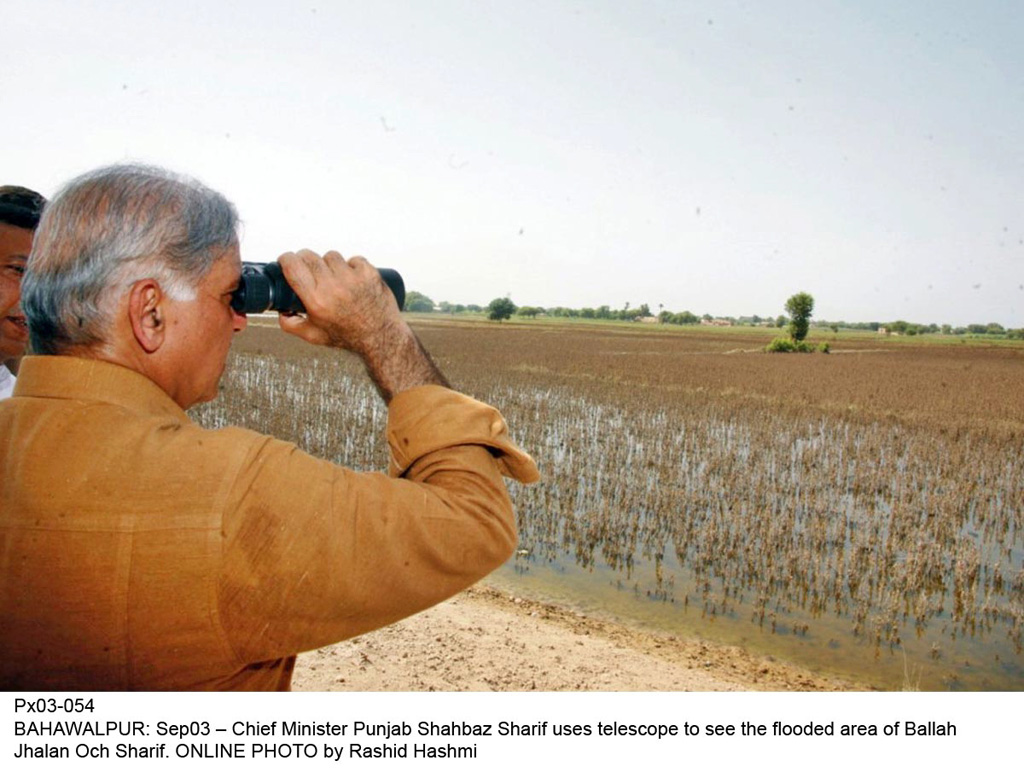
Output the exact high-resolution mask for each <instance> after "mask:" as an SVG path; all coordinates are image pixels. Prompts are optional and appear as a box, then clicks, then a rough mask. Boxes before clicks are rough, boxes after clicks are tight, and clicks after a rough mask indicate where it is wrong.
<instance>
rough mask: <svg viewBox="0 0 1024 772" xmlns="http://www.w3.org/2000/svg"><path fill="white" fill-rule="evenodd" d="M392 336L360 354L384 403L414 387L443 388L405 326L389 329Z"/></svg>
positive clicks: (437, 373) (439, 376) (435, 370)
mask: <svg viewBox="0 0 1024 772" xmlns="http://www.w3.org/2000/svg"><path fill="white" fill-rule="evenodd" d="M389 332H391V333H392V334H390V335H385V336H383V338H384V339H383V340H382V341H381V342H380V343H379V344H377V345H376V346H374V347H373V348H372V349H371V350H367V351H364V352H361V353H360V356H361V357H362V359H363V363H364V364H365V365H366V371H367V373H368V374H369V375H370V378H371V380H373V382H374V384H375V385H376V386H377V390H378V391H379V392H380V395H381V397H383V399H384V402H385V403H389V402H391V400H392V399H393V398H394V396H395V395H396V394H400V393H401V392H403V391H407V390H408V389H413V388H416V387H417V386H445V387H448V386H449V384H448V381H447V379H446V378H445V377H444V375H442V374H441V371H440V370H438V368H437V365H435V364H434V361H433V360H432V359H431V358H430V355H429V354H427V352H426V350H425V349H424V348H423V346H422V345H421V344H420V341H419V339H418V338H417V337H416V334H415V333H414V332H413V331H412V330H411V329H410V328H409V326H408V325H407V324H405V323H404V322H403V323H402V325H401V327H399V328H397V329H392V330H390V331H389Z"/></svg>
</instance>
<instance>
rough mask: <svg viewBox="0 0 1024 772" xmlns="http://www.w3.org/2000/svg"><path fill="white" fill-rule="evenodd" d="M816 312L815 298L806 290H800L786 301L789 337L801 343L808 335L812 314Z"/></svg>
mask: <svg viewBox="0 0 1024 772" xmlns="http://www.w3.org/2000/svg"><path fill="white" fill-rule="evenodd" d="M813 312H814V298H812V297H811V296H810V295H808V294H807V293H806V292H798V293H796V294H795V295H793V297H791V298H790V299H789V300H787V301H786V313H787V314H789V320H790V321H789V337H791V338H792V339H793V340H794V341H796V342H797V343H799V342H800V341H802V340H803V339H804V338H806V337H807V330H808V328H809V327H810V326H811V314H812V313H813Z"/></svg>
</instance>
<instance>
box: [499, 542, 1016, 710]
mask: <svg viewBox="0 0 1024 772" xmlns="http://www.w3.org/2000/svg"><path fill="white" fill-rule="evenodd" d="M663 572H664V574H665V575H666V576H672V577H674V585H673V588H672V590H671V591H670V592H668V593H665V592H664V591H658V590H657V589H656V588H657V587H658V583H657V581H656V577H655V571H654V566H653V564H651V563H649V562H646V561H644V562H641V563H638V564H636V566H635V568H634V570H633V572H632V574H631V575H630V576H628V577H627V576H626V575H625V574H623V573H621V572H618V571H614V570H612V569H610V568H608V567H607V566H594V567H593V569H592V570H591V569H586V568H581V567H579V566H578V565H576V563H575V561H574V560H573V559H572V558H571V557H570V558H567V559H560V560H552V561H547V560H537V559H535V558H534V557H532V556H518V557H515V558H513V559H512V560H510V561H509V562H508V563H507V564H506V565H505V566H504V567H502V569H500V570H499V571H498V572H496V573H495V574H494V575H493V576H492V577H491V578H489V579H488V582H489V583H490V584H492V585H494V586H496V587H498V588H500V589H503V590H507V591H509V592H513V593H517V594H522V595H525V596H527V597H532V598H536V599H539V600H545V601H549V602H552V603H557V604H560V605H564V606H568V607H570V608H574V609H576V610H578V611H581V612H583V613H586V614H588V615H594V616H599V617H605V618H611V619H615V620H617V621H620V622H624V623H626V624H633V625H637V626H640V627H644V628H647V629H651V630H658V631H663V632H666V633H671V634H676V635H681V636H696V637H700V638H704V639H707V640H712V641H717V642H720V643H726V644H735V645H740V646H743V647H744V648H745V649H747V650H748V651H751V652H753V653H758V654H762V655H768V656H774V657H777V658H779V659H781V660H785V661H788V662H792V663H794V664H798V665H802V666H804V667H808V668H810V669H811V670H814V671H816V672H820V673H823V674H831V675H836V676H840V677H845V678H848V679H851V680H855V681H857V682H860V683H865V684H869V685H871V686H872V687H875V688H880V689H885V690H904V689H910V690H922V691H957V690H967V691H987V690H997V691H1001V690H1024V657H1022V655H1021V654H1020V653H1019V652H1016V651H1015V650H1014V646H1013V645H1012V643H1011V642H1010V641H1009V640H1008V639H1007V638H1006V636H1005V635H1002V634H999V633H998V632H996V633H989V634H987V635H985V636H980V635H976V636H975V637H973V638H972V637H970V636H968V637H953V636H951V635H950V632H949V627H950V626H949V625H947V626H945V627H944V625H943V622H945V621H947V620H948V614H947V615H945V619H943V618H941V617H940V618H939V619H936V620H933V621H932V623H931V624H930V625H929V627H928V629H927V630H926V631H924V632H923V633H922V635H921V636H920V637H918V636H917V635H916V634H915V633H914V631H913V630H910V631H909V632H908V634H907V636H906V637H905V638H904V641H903V643H902V644H901V645H900V646H895V647H890V646H888V645H885V644H882V645H880V646H878V645H874V644H873V643H872V642H870V641H865V639H864V637H863V636H854V635H853V633H852V626H851V622H850V620H849V619H845V618H842V617H836V616H834V615H822V616H820V617H817V618H812V617H811V616H809V615H807V614H806V613H802V612H800V611H798V610H794V611H791V612H789V613H787V614H776V619H775V629H774V631H773V630H772V625H771V620H769V619H766V620H765V622H764V623H759V621H758V620H757V617H756V616H754V609H753V606H752V604H750V603H747V602H741V603H737V607H736V609H735V611H730V612H729V613H726V614H724V615H723V614H717V615H715V616H711V615H709V614H707V613H705V612H704V611H703V610H702V609H701V606H700V603H698V602H695V599H696V598H697V597H698V596H699V594H700V593H699V590H698V588H697V587H695V586H694V585H693V584H692V582H690V581H689V580H687V578H686V575H685V572H684V571H683V570H682V569H681V568H680V566H679V564H678V562H676V561H675V558H674V557H671V556H669V555H666V558H665V564H664V565H663ZM662 587H664V582H663V583H662ZM687 598H689V602H687ZM805 625H806V632H805V631H804V626H805Z"/></svg>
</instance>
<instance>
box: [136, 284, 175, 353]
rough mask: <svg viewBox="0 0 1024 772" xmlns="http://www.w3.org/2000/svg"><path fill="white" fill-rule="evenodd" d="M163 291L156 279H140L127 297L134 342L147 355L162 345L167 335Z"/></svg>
mask: <svg viewBox="0 0 1024 772" xmlns="http://www.w3.org/2000/svg"><path fill="white" fill-rule="evenodd" d="M164 299H165V296H164V294H163V291H162V290H161V289H160V285H159V284H158V283H157V281H156V279H142V280H140V281H137V282H135V284H133V285H132V289H131V293H130V294H129V295H128V318H129V320H130V321H131V325H132V332H133V333H134V335H135V340H136V341H138V344H139V345H140V346H142V349H143V350H144V351H145V352H146V353H147V354H152V353H154V352H155V351H156V350H157V349H159V348H160V346H161V345H163V342H164V336H165V335H166V333H167V320H166V319H165V318H164V306H165V304H164Z"/></svg>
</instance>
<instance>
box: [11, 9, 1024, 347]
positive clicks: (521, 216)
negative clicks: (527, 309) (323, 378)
mask: <svg viewBox="0 0 1024 772" xmlns="http://www.w3.org/2000/svg"><path fill="white" fill-rule="evenodd" d="M4 5H5V8H4V12H3V25H4V33H3V46H2V48H0V83H2V91H0V93H2V94H3V97H2V98H3V120H2V122H0V141H2V147H3V151H2V155H0V158H2V164H0V182H5V183H17V184H23V185H28V186H30V187H35V188H37V189H39V190H40V191H41V192H43V193H45V194H47V195H49V194H52V193H53V192H55V191H56V189H57V188H58V187H59V185H60V184H61V183H63V182H64V181H66V180H67V179H69V178H70V177H72V176H74V175H75V174H77V173H79V172H82V171H85V170H87V169H90V168H93V167H96V166H99V165H103V164H107V163H114V162H119V161H124V160H138V161H144V162H147V163H155V164H158V165H162V166H167V167H170V168H172V169H175V170H177V171H182V172H186V173H189V174H191V175H193V176H196V177H198V178H200V179H201V180H203V181H204V182H206V183H207V184H209V185H211V186H213V187H215V188H217V189H219V190H221V191H222V192H224V193H225V194H226V195H227V196H228V197H229V198H230V199H231V200H233V201H234V202H235V203H236V205H237V206H238V208H239V211H240V213H241V215H242V218H243V220H244V221H245V229H244V233H243V244H242V248H243V256H244V257H245V259H249V260H269V259H273V258H275V257H276V256H277V255H278V254H279V253H281V252H283V251H287V250H292V249H298V248H301V247H309V248H311V249H315V250H318V251H325V250H327V249H337V250H339V251H340V252H341V253H342V254H344V255H346V256H350V255H353V254H363V255H365V256H366V257H367V258H369V259H370V260H371V261H372V262H374V263H376V264H377V265H381V266H390V267H394V268H397V269H398V270H400V271H401V272H402V274H403V275H404V276H405V278H406V282H407V286H408V287H409V289H415V290H419V291H421V292H424V293H426V294H427V295H429V296H430V297H432V298H433V299H434V300H435V301H440V300H449V301H452V302H461V303H480V304H486V303H487V302H489V301H490V300H491V299H492V298H494V297H497V296H502V295H506V294H509V295H511V297H512V299H513V300H514V301H515V302H516V303H519V304H526V305H543V306H552V305H568V306H575V307H581V306H598V305H602V304H608V305H610V306H612V307H613V308H621V307H622V306H623V305H624V304H625V303H626V302H629V303H630V304H631V305H632V306H636V305H639V304H640V303H644V302H646V303H648V304H650V306H651V308H652V309H653V310H654V311H655V313H656V312H657V311H658V307H659V304H661V305H663V306H664V307H665V308H667V309H670V310H673V311H682V310H689V311H692V312H694V313H697V314H703V313H705V312H707V313H712V314H722V315H741V314H755V313H756V314H760V315H762V316H767V315H776V314H778V313H781V312H782V311H783V303H784V302H785V299H786V298H787V297H788V296H789V295H791V294H792V293H794V292H796V291H798V290H806V291H808V292H810V293H812V294H813V295H814V296H815V298H816V300H817V307H816V311H815V316H816V317H818V318H825V319H831V320H838V319H846V320H849V321H871V320H877V321H888V320H893V319H897V318H903V319H908V320H911V321H918V322H938V323H942V322H949V323H953V324H966V323H968V322H990V321H996V322H1000V323H1001V324H1003V325H1005V326H1008V327H1022V326H1024V268H1022V266H1024V216H1022V214H1024V46H1022V45H1021V41H1022V40H1024V10H1022V8H1021V4H1020V3H1019V2H1017V0H1009V1H1007V2H971V3H968V2H941V1H937V0H929V1H925V0H920V1H916V2H911V1H905V2H899V3H893V2H891V1H887V2H874V1H870V0H858V1H857V2H853V1H851V2H827V1H824V0H808V1H807V2H796V1H794V2H629V3H625V2H611V1H609V2H556V1H554V0H549V1H548V2H532V1H530V0H516V1H515V2H511V1H510V0H506V1H505V2H480V1H479V0H478V1H476V2H453V1H446V2H438V1H436V0H435V1H434V2H425V1H424V2H387V1H386V0H385V1H383V2H373V3H370V2H366V0H360V1H359V2H324V1H323V0H307V2H305V3H295V2H274V1H269V0H268V1H264V2H259V1H256V0H246V1H244V2H242V1H239V2H211V1H210V0H203V1H202V2H191V1H189V0H179V1H178V2H175V3H173V4H172V3H167V2H149V1H147V0H131V1H130V2H89V3H84V2H51V1H48V0H35V1H34V2H32V3H17V4H16V3H13V2H7V3H5V4H4Z"/></svg>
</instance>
